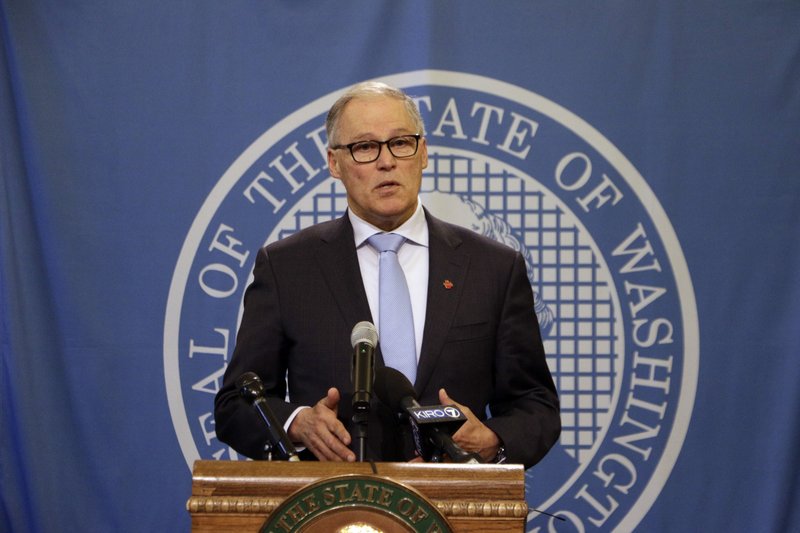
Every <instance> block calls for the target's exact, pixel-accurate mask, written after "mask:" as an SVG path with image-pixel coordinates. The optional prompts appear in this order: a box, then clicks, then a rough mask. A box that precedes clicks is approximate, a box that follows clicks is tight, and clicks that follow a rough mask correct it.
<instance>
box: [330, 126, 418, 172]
mask: <svg viewBox="0 0 800 533" xmlns="http://www.w3.org/2000/svg"><path fill="white" fill-rule="evenodd" d="M403 137H413V138H414V141H416V144H415V145H414V153H413V154H409V155H396V154H395V153H394V152H393V151H392V148H391V147H390V146H389V143H390V142H392V141H394V140H397V139H402V138H403ZM421 138H422V134H421V133H407V134H405V135H397V136H395V137H392V138H390V139H386V140H385V141H375V140H367V141H355V142H351V143H349V144H337V145H336V146H331V150H340V149H342V148H347V151H348V152H350V157H352V158H353V161H355V162H356V163H364V164H366V163H374V162H375V161H377V160H378V158H379V157H380V156H381V151H382V150H383V145H384V144H385V145H386V149H387V150H389V153H390V154H392V156H393V157H396V158H397V159H408V158H409V157H414V156H415V155H417V152H418V151H419V140H420V139H421ZM365 142H373V143H377V144H378V153H377V154H376V155H375V159H370V160H369V161H359V160H358V159H356V156H355V154H353V147H354V146H355V145H357V144H361V143H365Z"/></svg>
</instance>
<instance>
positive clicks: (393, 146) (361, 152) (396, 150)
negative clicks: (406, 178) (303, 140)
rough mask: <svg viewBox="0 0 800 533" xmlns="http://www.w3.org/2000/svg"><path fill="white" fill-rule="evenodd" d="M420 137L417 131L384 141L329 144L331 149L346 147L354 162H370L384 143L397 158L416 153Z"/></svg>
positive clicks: (378, 155) (379, 153) (375, 157)
mask: <svg viewBox="0 0 800 533" xmlns="http://www.w3.org/2000/svg"><path fill="white" fill-rule="evenodd" d="M420 137H422V135H420V134H419V133H415V134H413V135H400V136H399V137H392V138H391V139H389V140H386V141H356V142H354V143H350V144H339V145H336V146H331V149H332V150H339V149H340V148H347V149H348V150H350V155H351V156H353V161H355V162H356V163H372V162H373V161H376V160H377V159H378V158H379V157H380V155H381V148H383V145H384V144H385V145H386V148H388V149H389V153H390V154H392V155H393V156H395V157H396V158H398V159H403V158H406V157H411V156H413V155H414V154H416V153H417V148H419V139H420Z"/></svg>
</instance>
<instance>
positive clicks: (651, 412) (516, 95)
mask: <svg viewBox="0 0 800 533" xmlns="http://www.w3.org/2000/svg"><path fill="white" fill-rule="evenodd" d="M383 81H386V82H387V83H389V84H391V85H395V86H398V87H401V88H403V89H405V90H406V92H407V93H409V94H410V95H412V96H414V97H415V99H416V101H417V104H418V106H419V108H420V110H421V112H422V116H423V118H424V119H425V123H426V137H427V140H428V147H429V165H428V168H427V169H426V170H425V173H424V176H423V183H422V190H421V198H422V201H423V204H424V205H426V206H427V207H428V208H429V209H430V210H431V212H433V214H434V215H436V216H438V217H440V218H443V219H445V220H448V221H451V222H455V223H458V224H461V225H463V226H466V227H468V228H471V229H473V230H474V231H476V232H480V233H482V234H484V235H488V236H490V237H492V238H495V239H497V240H500V241H501V242H504V243H506V244H507V245H508V246H511V247H513V248H515V249H516V250H519V251H520V253H522V255H523V256H524V258H525V260H526V262H527V266H528V277H529V279H530V282H531V287H532V289H533V291H534V296H535V298H534V302H535V311H536V314H537V317H538V318H539V323H540V327H541V329H542V334H543V338H544V343H545V351H546V353H547V361H548V364H549V366H550V369H551V371H552V372H553V377H554V379H555V381H556V386H557V388H558V391H559V396H560V398H561V417H562V425H563V432H562V435H561V439H560V441H559V443H558V444H557V445H556V446H555V447H554V448H553V450H551V451H550V453H549V454H548V455H547V457H545V459H544V460H543V461H542V462H541V463H539V464H538V465H536V466H535V467H534V468H532V469H531V470H529V471H528V475H529V476H530V482H529V483H528V487H527V491H526V494H527V496H526V497H527V500H528V503H529V504H530V506H531V508H535V509H539V510H542V511H546V512H548V513H551V514H555V515H557V516H558V517H559V518H561V519H563V520H556V519H554V518H552V517H549V516H546V515H543V514H539V513H536V512H531V514H530V516H529V518H528V529H529V531H549V530H565V531H566V530H568V531H589V530H599V529H602V530H610V529H615V528H618V529H621V530H631V529H633V528H634V527H635V526H636V525H637V524H638V523H639V522H640V521H641V519H642V518H643V517H644V515H645V514H646V513H647V511H648V510H649V509H650V507H651V506H652V504H653V502H654V501H655V499H656V498H657V497H658V495H659V493H660V491H661V489H662V487H663V486H664V483H665V482H666V480H667V478H668V477H669V474H670V472H671V470H672V467H673V465H674V464H675V461H676V459H677V457H678V455H679V453H680V450H681V446H682V445H683V441H684V437H685V435H686V431H687V429H688V426H689V422H690V418H691V413H692V407H693V403H694V395H695V389H696V385H697V369H698V364H699V351H698V350H699V349H698V339H699V333H698V324H697V311H696V305H695V300H694V293H693V289H692V284H691V279H690V276H689V272H688V269H687V266H686V262H685V260H684V257H683V253H682V251H681V247H680V244H679V243H678V240H677V237H676V235H675V233H674V231H673V229H672V225H671V224H670V221H669V219H668V218H667V216H666V214H665V213H664V211H663V210H662V208H661V207H660V204H659V202H658V199H657V198H656V197H655V196H654V194H653V192H652V191H651V190H650V188H649V187H648V185H647V183H646V182H645V180H644V178H643V177H642V176H641V175H640V174H639V173H638V172H637V171H636V169H635V168H634V167H633V165H631V164H630V163H629V162H628V160H627V159H626V158H625V156H623V155H622V154H621V153H620V152H619V150H617V149H616V148H615V147H614V146H613V145H612V144H611V143H610V142H609V141H608V140H607V139H605V138H604V137H603V136H602V135H601V134H600V133H598V132H597V131H596V130H595V129H594V128H592V127H591V126H590V125H588V124H587V123H585V122H584V121H583V120H581V119H580V118H579V117H577V116H575V115H574V114H572V113H571V112H570V111H568V110H566V109H564V108H562V107H560V106H558V105H557V104H555V103H553V102H551V101H549V100H547V99H545V98H543V97H541V96H539V95H537V94H535V93H533V92H530V91H528V90H525V89H522V88H520V87H516V86H513V85H509V84H507V83H504V82H501V81H497V80H493V79H490V78H485V77H480V76H475V75H469V74H462V73H455V72H443V71H430V70H426V71H417V72H410V73H406V74H398V75H395V76H390V77H388V78H384V79H383ZM339 94H340V93H338V92H337V93H336V94H329V95H327V96H324V97H321V98H319V99H318V100H315V101H313V102H311V103H309V104H308V105H306V106H304V107H303V108H301V109H299V110H298V111H296V112H294V113H292V114H290V115H288V116H287V117H286V118H284V119H283V120H281V121H280V122H279V123H278V124H276V125H274V126H273V127H271V128H270V129H268V130H267V131H266V132H265V133H264V134H263V135H262V136H261V137H259V138H258V139H256V140H255V142H254V143H253V144H252V145H251V146H249V147H248V148H247V149H245V150H244V152H243V153H242V154H241V156H239V158H238V159H237V160H236V161H234V162H233V164H232V165H231V166H230V168H229V169H228V170H227V171H226V172H225V174H224V175H223V176H222V177H221V178H220V180H219V182H218V183H217V185H216V186H215V187H214V189H213V190H212V191H211V192H210V194H209V195H208V197H207V199H206V201H205V203H204V204H203V205H202V206H201V207H200V209H199V212H198V214H197V217H196V219H195V221H194V223H193V225H192V227H191V229H190V230H189V233H188V234H187V236H186V240H185V242H184V245H183V248H182V250H181V252H180V256H179V258H178V262H177V265H176V267H175V271H174V274H173V279H172V285H171V288H170V293H169V297H168V304H167V310H166V317H165V322H164V371H165V379H166V388H167V393H168V398H169V408H170V412H171V415H172V421H173V424H174V426H175V431H176V434H177V437H178V440H179V442H180V445H181V448H182V450H183V454H184V457H185V458H186V461H187V463H188V464H189V465H190V466H191V464H192V463H193V462H194V460H196V459H201V458H203V459H210V458H216V459H238V457H237V455H236V453H235V452H234V451H233V450H231V449H229V448H228V447H226V446H225V445H224V444H222V443H220V442H219V441H218V440H217V439H216V434H215V430H214V429H215V428H214V418H213V400H214V394H215V393H216V391H217V390H218V389H219V387H220V383H221V380H222V375H223V373H224V371H225V368H226V365H227V363H228V361H229V360H230V357H231V353H232V350H233V344H234V339H235V335H236V330H237V326H238V322H239V320H240V316H241V305H242V298H243V293H244V289H245V287H246V286H247V284H248V281H249V276H250V272H251V271H252V268H253V264H254V261H255V252H256V250H257V249H258V248H259V247H261V246H263V245H264V244H266V243H268V242H272V241H274V240H276V239H280V238H282V237H284V236H286V235H289V234H291V233H294V232H296V231H298V230H300V229H302V228H304V227H307V226H309V225H311V224H315V223H318V222H322V221H326V220H330V219H332V218H334V217H338V216H341V214H342V213H343V212H344V210H345V207H346V200H345V193H344V190H343V188H342V187H341V185H340V183H339V182H338V181H336V180H333V179H332V178H330V176H329V173H328V169H327V167H326V158H325V148H326V139H325V132H324V119H325V114H326V112H327V110H328V108H329V107H330V106H331V104H332V103H333V102H334V101H335V100H336V98H337V97H338V95H339ZM456 400H457V398H456Z"/></svg>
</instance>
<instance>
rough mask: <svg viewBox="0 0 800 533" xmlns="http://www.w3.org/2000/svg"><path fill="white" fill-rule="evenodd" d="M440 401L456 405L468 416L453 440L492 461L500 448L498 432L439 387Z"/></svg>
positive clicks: (485, 459)
mask: <svg viewBox="0 0 800 533" xmlns="http://www.w3.org/2000/svg"><path fill="white" fill-rule="evenodd" d="M439 403H441V404H443V405H447V404H453V405H456V406H457V407H458V408H459V409H461V412H462V413H464V414H465V415H466V417H467V421H466V422H464V425H463V426H461V427H460V428H458V431H456V432H455V433H454V434H453V441H454V442H455V443H456V444H458V445H459V446H461V447H462V448H463V449H464V450H466V451H468V452H476V453H478V454H479V455H480V456H481V458H482V459H483V460H484V461H485V462H489V461H492V460H493V459H494V458H495V457H496V456H497V452H498V450H499V449H500V438H499V437H498V436H497V434H496V433H495V432H494V431H492V430H491V429H489V428H488V427H486V425H485V424H484V423H483V422H481V421H480V420H478V417H477V416H475V414H474V413H473V412H472V411H471V410H470V408H469V407H467V406H465V405H461V404H460V403H458V402H456V401H455V400H453V399H452V398H450V397H449V396H448V395H447V392H446V391H445V390H444V389H439Z"/></svg>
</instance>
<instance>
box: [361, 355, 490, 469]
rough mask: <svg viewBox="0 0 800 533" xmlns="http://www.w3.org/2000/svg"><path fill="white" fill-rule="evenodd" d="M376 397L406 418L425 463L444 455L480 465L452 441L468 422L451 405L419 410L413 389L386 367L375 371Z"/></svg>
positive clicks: (400, 375) (439, 458) (476, 456)
mask: <svg viewBox="0 0 800 533" xmlns="http://www.w3.org/2000/svg"><path fill="white" fill-rule="evenodd" d="M375 394H376V395H377V396H378V398H380V400H381V401H382V402H383V403H385V404H386V405H388V406H389V407H390V408H392V409H394V410H395V411H397V412H398V413H401V414H403V415H408V417H409V420H410V422H411V429H412V430H413V433H414V446H415V447H416V449H417V453H419V455H420V456H421V457H422V458H423V459H424V460H425V461H431V462H440V461H441V460H442V453H443V452H444V453H447V455H448V456H450V459H451V460H453V462H456V463H482V462H483V460H482V459H481V456H480V455H478V454H477V453H471V452H467V451H465V450H464V449H463V448H461V446H459V445H458V444H456V443H455V442H454V441H453V438H452V437H451V435H452V434H453V433H454V432H455V431H456V430H457V429H458V428H459V427H461V425H462V424H463V423H464V421H465V420H466V419H467V417H466V416H465V415H464V413H462V412H461V410H460V409H458V408H457V407H456V406H454V405H435V406H429V407H422V406H421V405H420V404H419V403H418V402H417V398H416V395H417V393H416V391H414V386H413V385H412V384H411V382H410V381H408V378H407V377H406V376H405V375H404V374H403V373H402V372H400V371H399V370H397V369H394V368H391V367H388V366H387V367H382V368H378V369H377V370H376V372H375Z"/></svg>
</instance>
